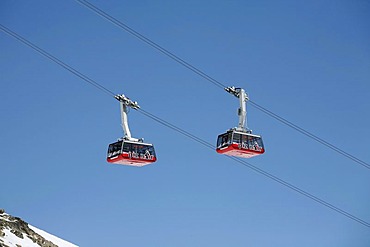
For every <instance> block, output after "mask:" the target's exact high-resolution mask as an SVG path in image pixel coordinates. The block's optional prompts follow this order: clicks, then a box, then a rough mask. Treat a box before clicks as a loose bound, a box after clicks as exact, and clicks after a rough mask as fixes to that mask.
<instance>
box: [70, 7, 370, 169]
mask: <svg viewBox="0 0 370 247" xmlns="http://www.w3.org/2000/svg"><path fill="white" fill-rule="evenodd" d="M76 1H77V2H78V3H80V4H81V5H83V6H84V7H86V8H88V9H90V10H91V11H93V12H94V13H96V14H98V15H99V16H101V17H103V18H104V19H106V20H108V21H109V22H111V23H113V24H114V25H116V26H117V27H119V28H121V29H122V30H124V31H126V32H128V33H130V34H131V35H133V36H135V37H136V38H138V39H139V40H141V41H143V42H144V43H146V44H148V45H150V46H151V47H153V48H154V49H157V50H158V51H160V52H161V53H163V54H164V55H166V56H168V57H169V58H171V59H173V60H174V61H176V62H178V63H179V64H181V65H183V66H184V67H186V68H188V69H190V70H191V71H193V72H194V73H196V74H198V75H199V76H201V77H203V78H204V79H206V80H207V81H209V82H210V83H212V84H213V85H215V86H217V87H219V88H221V89H224V88H226V85H224V84H223V83H222V82H220V81H218V80H216V79H214V78H213V77H211V76H209V75H207V74H206V73H204V72H203V71H201V70H199V69H198V68H196V67H195V66H193V65H191V64H190V63H188V62H186V61H185V60H183V59H181V58H180V57H178V56H176V55H175V54H174V53H172V52H170V51H168V50H167V49H165V48H163V47H162V46H160V45H159V44H158V43H156V42H154V41H152V40H151V39H149V38H147V37H145V36H144V35H142V34H140V33H139V32H137V31H135V30H134V29H132V28H131V27H129V26H128V25H126V24H124V23H123V22H121V21H120V20H118V19H116V18H115V17H113V16H111V15H109V14H108V13H107V12H105V11H103V10H102V9H100V8H98V7H97V6H95V5H93V4H92V3H90V2H89V1H86V0H76ZM249 102H250V103H251V105H252V106H254V107H256V108H257V109H258V110H260V111H262V112H263V113H265V114H267V115H269V116H270V117H272V118H274V119H276V120H278V121H279V122H281V123H283V124H285V125H287V126H288V127H290V128H292V129H294V130H296V131H298V132H300V133H301V134H303V135H305V136H307V137H308V138H311V139H313V140H314V141H316V142H318V143H320V144H322V145H324V146H326V147H328V148H330V149H332V150H334V151H335V152H337V153H338V154H340V155H343V156H344V157H347V158H349V159H351V160H352V161H354V162H356V163H357V164H359V165H361V166H363V167H365V168H367V169H370V164H369V163H367V162H365V161H363V160H361V159H359V158H357V157H355V156H354V155H351V154H349V153H348V152H346V151H344V150H342V149H341V148H339V147H337V146H335V145H333V144H331V143H329V142H327V141H325V140H324V139H322V138H320V137H318V136H316V135H314V134H312V133H310V132H309V131H307V130H305V129H303V128H301V127H299V126H298V125H296V124H293V123H292V122H290V121H288V120H286V119H285V118H283V117H281V116H279V115H278V114H275V113H273V112H272V111H270V110H268V109H266V108H265V107H262V106H261V105H259V104H257V103H255V102H253V101H249Z"/></svg>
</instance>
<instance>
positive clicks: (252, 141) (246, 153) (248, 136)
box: [216, 87, 265, 158]
mask: <svg viewBox="0 0 370 247" xmlns="http://www.w3.org/2000/svg"><path fill="white" fill-rule="evenodd" d="M225 91H226V92H228V93H230V94H232V95H234V96H235V97H237V98H238V99H239V108H238V116H239V122H238V127H235V128H231V129H229V130H227V131H226V133H223V134H221V135H219V136H218V137H217V146H216V152H217V153H220V154H226V155H230V156H237V157H241V158H251V157H254V156H257V155H260V154H263V153H264V152H265V148H264V146H263V141H262V137H261V136H259V135H253V134H252V130H250V129H248V127H246V126H247V101H248V100H249V97H248V94H247V93H246V92H245V90H244V89H242V88H235V87H227V88H225Z"/></svg>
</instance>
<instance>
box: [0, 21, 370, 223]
mask: <svg viewBox="0 0 370 247" xmlns="http://www.w3.org/2000/svg"><path fill="white" fill-rule="evenodd" d="M0 30H2V31H3V32H4V33H6V34H8V35H10V36H11V37H13V38H15V39H17V40H18V41H20V42H22V43H23V44H25V45H27V46H28V47H30V48H32V49H33V50H35V51H37V52H38V53H40V54H41V55H43V56H44V57H46V58H48V59H50V60H51V61H53V62H55V63H56V64H58V65H60V66H61V67H63V68H64V69H66V70H68V71H69V72H71V73H73V74H74V75H76V76H77V77H79V78H81V79H82V80H84V81H86V82H87V83H89V84H91V85H93V86H94V87H96V88H98V89H99V90H101V91H103V92H104V93H107V94H109V95H111V96H113V98H114V96H115V95H116V94H115V93H113V92H112V91H110V90H108V89H107V88H105V87H104V86H102V85H101V84H99V83H98V82H96V81H94V80H92V79H90V78H89V77H88V76H86V75H84V74H82V73H81V72H79V71H78V70H76V69H74V68H72V67H71V66H69V65H67V64H66V63H64V62H62V61H61V60H59V59H58V58H56V57H54V56H53V55H51V54H50V53H48V52H46V51H45V50H43V49H41V48H39V47H38V46H36V45H35V44H33V43H31V42H30V41H28V40H27V39H25V38H23V37H21V36H20V35H19V34H17V33H15V32H13V31H11V30H10V29H8V28H6V27H5V26H3V25H1V24H0ZM138 111H139V112H140V113H142V114H144V115H145V116H147V117H149V118H151V119H152V120H154V121H156V122H158V123H160V124H162V125H164V126H166V127H168V128H170V129H172V130H174V131H176V132H178V133H180V134H182V135H184V136H186V137H188V138H190V139H192V140H194V141H196V142H198V143H200V144H202V145H203V146H206V147H207V148H210V149H212V150H214V146H213V145H212V144H210V143H209V142H207V141H205V140H203V139H201V138H199V137H197V136H196V135H193V134H191V133H189V132H187V131H185V130H184V129H182V128H180V127H177V126H176V125H173V124H171V123H169V122H168V121H166V120H163V119H162V118H160V117H157V116H155V115H154V114H151V113H149V112H148V111H145V110H143V109H142V108H140V109H138ZM226 157H228V158H230V159H232V160H234V161H236V162H238V163H240V164H242V165H244V166H246V167H248V168H250V169H252V170H253V171H255V172H257V173H259V174H261V175H263V176H265V177H267V178H269V179H272V180H273V181H275V182H277V183H279V184H281V185H284V186H285V187H287V188H289V189H291V190H294V191H295V192H298V193H299V194H301V195H303V196H305V197H307V198H309V199H311V200H313V201H315V202H317V203H319V204H321V205H323V206H326V207H328V208H329V209H331V210H333V211H335V212H337V213H339V214H341V215H343V216H345V217H347V218H349V219H351V220H353V221H356V222H357V223H360V224H362V225H364V226H366V227H368V228H370V223H369V222H367V221H365V220H362V219H361V218H359V217H356V216H354V215H353V214H350V213H348V212H347V211H345V210H342V209H340V208H338V207H336V206H334V205H333V204H331V203H328V202H326V201H325V200H322V199H320V198H318V197H316V196H314V195H312V194H310V193H308V192H306V191H304V190H302V189H299V188H298V187H296V186H294V185H292V184H290V183H288V182H286V181H284V180H283V179H280V178H278V177H276V176H274V175H272V174H270V173H268V172H266V171H264V170H262V169H260V168H258V167H256V166H254V165H252V164H251V163H249V162H246V161H244V160H242V159H239V158H235V157H231V156H226Z"/></svg>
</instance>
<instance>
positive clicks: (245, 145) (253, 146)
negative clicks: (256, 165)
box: [238, 142, 262, 152]
mask: <svg viewBox="0 0 370 247" xmlns="http://www.w3.org/2000/svg"><path fill="white" fill-rule="evenodd" d="M238 148H239V149H249V150H254V151H258V152H259V151H261V150H262V148H261V147H260V146H259V145H258V143H257V142H256V143H254V144H248V143H245V142H242V143H239V144H238Z"/></svg>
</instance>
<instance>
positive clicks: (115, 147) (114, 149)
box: [108, 141, 122, 157]
mask: <svg viewBox="0 0 370 247" xmlns="http://www.w3.org/2000/svg"><path fill="white" fill-rule="evenodd" d="M121 148H122V141H119V142H115V143H112V144H110V145H109V148H108V157H112V156H115V155H117V154H120V153H121Z"/></svg>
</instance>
